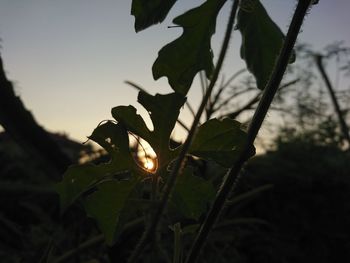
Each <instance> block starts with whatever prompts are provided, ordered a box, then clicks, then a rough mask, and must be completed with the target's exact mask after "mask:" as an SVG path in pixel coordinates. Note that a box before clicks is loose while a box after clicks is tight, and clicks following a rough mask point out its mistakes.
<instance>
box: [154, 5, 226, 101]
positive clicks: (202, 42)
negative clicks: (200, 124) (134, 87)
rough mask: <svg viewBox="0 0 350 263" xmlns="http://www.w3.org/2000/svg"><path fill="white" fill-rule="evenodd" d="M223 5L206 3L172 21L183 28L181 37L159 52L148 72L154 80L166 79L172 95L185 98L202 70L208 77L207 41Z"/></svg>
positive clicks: (210, 58) (208, 55) (212, 32)
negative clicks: (151, 72)
mask: <svg viewBox="0 0 350 263" xmlns="http://www.w3.org/2000/svg"><path fill="white" fill-rule="evenodd" d="M224 3H225V1H219V0H207V1H206V2H205V3H204V4H202V5H201V6H199V7H196V8H194V9H191V10H189V11H187V12H186V13H184V14H183V15H181V16H179V17H177V18H175V19H174V21H173V23H174V24H176V25H179V26H181V27H183V34H182V35H181V36H180V37H179V38H178V39H176V40H175V41H173V42H171V43H169V44H167V45H166V46H164V47H163V48H162V49H161V50H160V51H159V53H158V58H157V59H156V61H155V62H154V64H153V68H152V71H153V77H154V79H155V80H157V79H159V78H161V77H163V76H166V77H167V78H168V81H169V84H170V86H171V87H172V89H173V90H174V91H176V92H179V93H181V94H183V95H186V94H187V92H188V90H189V88H190V86H191V84H192V81H193V78H194V77H195V75H196V74H197V73H198V72H199V71H201V70H205V72H206V75H207V76H208V77H209V76H210V75H211V73H212V70H213V61H212V60H213V52H212V50H211V46H210V39H211V36H212V35H213V34H214V32H215V25H216V17H217V15H218V13H219V11H220V9H221V7H222V6H223V4H224Z"/></svg>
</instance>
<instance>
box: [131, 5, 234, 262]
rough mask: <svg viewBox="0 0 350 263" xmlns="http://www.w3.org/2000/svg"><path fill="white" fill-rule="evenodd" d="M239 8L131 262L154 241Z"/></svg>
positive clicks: (213, 83)
mask: <svg viewBox="0 0 350 263" xmlns="http://www.w3.org/2000/svg"><path fill="white" fill-rule="evenodd" d="M224 3H225V1H223V2H222V4H224ZM237 9H238V0H235V1H234V3H233V5H232V9H231V14H230V18H229V22H228V25H227V29H226V33H225V37H224V41H223V44H222V47H221V51H220V55H219V59H218V61H217V65H216V67H215V70H214V72H213V76H212V78H211V82H210V85H209V87H208V89H207V90H206V93H205V95H204V97H203V99H202V102H201V105H200V107H199V109H198V111H197V114H196V117H195V118H194V120H193V123H192V126H191V129H190V132H189V134H188V136H187V138H186V141H185V143H184V144H183V146H182V149H181V151H180V153H179V156H178V158H177V160H176V162H175V164H174V167H173V169H172V171H171V173H170V175H169V178H168V181H167V184H166V185H165V187H164V191H163V195H162V199H161V200H160V204H159V206H158V207H157V210H156V213H155V215H154V218H153V220H152V221H151V224H150V225H149V227H148V228H147V229H146V231H145V232H144V234H143V236H142V238H141V240H140V242H139V243H138V245H137V246H136V248H135V250H134V252H133V254H132V255H131V257H130V259H129V263H134V262H137V260H138V258H139V257H140V255H141V253H142V251H143V249H144V248H145V246H146V245H147V244H148V243H149V242H152V241H153V240H152V238H153V235H154V232H155V230H156V229H157V227H158V224H159V222H160V219H161V217H162V215H163V212H164V210H165V207H166V205H167V203H168V200H169V197H170V194H171V192H172V190H173V188H174V186H175V183H176V178H177V176H178V175H179V174H181V172H182V168H183V166H184V164H185V159H186V155H187V152H188V150H189V148H190V146H191V143H192V140H193V138H194V135H195V133H196V130H197V126H198V123H199V120H200V117H201V115H202V113H203V111H204V108H205V106H206V104H207V102H208V99H209V97H210V95H211V92H212V90H213V88H214V86H215V82H216V80H217V78H218V76H219V72H220V70H221V67H222V64H223V61H224V58H225V56H226V52H227V49H228V44H229V42H230V38H231V33H232V30H233V24H234V20H235V16H236V12H237Z"/></svg>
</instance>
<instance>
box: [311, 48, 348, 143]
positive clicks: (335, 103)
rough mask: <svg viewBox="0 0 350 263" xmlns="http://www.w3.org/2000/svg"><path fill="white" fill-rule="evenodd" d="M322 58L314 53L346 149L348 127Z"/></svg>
mask: <svg viewBox="0 0 350 263" xmlns="http://www.w3.org/2000/svg"><path fill="white" fill-rule="evenodd" d="M322 59H323V57H322V55H315V61H316V65H317V68H318V70H319V72H320V74H321V76H322V78H323V81H324V82H325V84H326V87H327V89H328V92H329V95H330V97H331V100H332V103H333V106H334V110H335V112H336V113H337V116H338V120H339V125H340V129H341V131H342V133H343V137H344V139H345V140H346V141H347V142H348V149H350V134H349V127H348V125H347V124H346V122H345V119H344V117H343V113H342V110H341V109H340V105H339V103H338V99H337V97H336V95H335V92H334V89H333V86H332V84H331V82H330V80H329V78H328V75H327V73H326V70H325V69H324V67H323V64H322Z"/></svg>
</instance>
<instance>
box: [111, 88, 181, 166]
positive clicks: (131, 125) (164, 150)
mask: <svg viewBox="0 0 350 263" xmlns="http://www.w3.org/2000/svg"><path fill="white" fill-rule="evenodd" d="M185 100H186V98H185V97H184V96H182V95H180V94H178V93H170V94H166V95H160V94H156V95H154V96H153V95H150V94H147V93H145V92H142V91H141V92H139V95H138V102H139V103H140V104H141V105H142V106H143V107H144V108H145V109H146V110H147V112H148V113H149V115H150V117H151V120H152V123H153V127H154V129H153V131H150V130H149V129H148V128H147V126H146V124H145V122H144V121H143V119H142V117H141V116H140V115H138V114H136V109H135V108H134V107H133V106H119V107H115V108H113V109H112V115H113V117H114V118H115V119H116V120H117V121H119V122H121V123H123V124H124V125H125V126H126V127H127V128H128V130H130V131H132V132H133V133H134V134H136V135H138V136H140V137H141V138H143V139H145V140H146V141H147V142H148V143H149V144H150V145H151V147H152V148H153V150H154V151H155V153H156V154H157V157H158V164H159V165H160V166H162V165H163V164H165V163H167V162H169V161H170V160H169V158H171V156H172V153H173V152H172V151H171V150H170V148H169V141H170V135H171V132H172V130H173V129H174V126H175V123H176V120H177V117H178V116H179V113H180V108H181V107H182V105H183V104H184V103H185Z"/></svg>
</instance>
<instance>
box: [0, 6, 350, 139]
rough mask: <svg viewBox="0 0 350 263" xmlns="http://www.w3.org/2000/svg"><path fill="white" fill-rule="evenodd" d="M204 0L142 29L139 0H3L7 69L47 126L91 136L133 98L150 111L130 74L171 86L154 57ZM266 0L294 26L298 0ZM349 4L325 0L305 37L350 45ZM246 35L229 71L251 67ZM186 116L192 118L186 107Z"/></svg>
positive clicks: (0, 27)
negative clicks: (135, 5) (135, 7)
mask: <svg viewBox="0 0 350 263" xmlns="http://www.w3.org/2000/svg"><path fill="white" fill-rule="evenodd" d="M202 2H203V1H198V0H192V1H178V2H177V3H176V4H175V6H174V8H173V10H172V11H171V12H170V14H169V16H168V18H167V19H166V20H165V21H164V22H163V23H162V24H160V25H156V26H153V27H151V28H149V29H147V30H145V31H142V32H140V33H137V34H136V33H135V31H134V29H133V23H134V17H133V16H131V15H130V6H131V0H129V1H118V0H60V1H55V0H0V38H1V46H2V48H1V49H0V52H1V56H2V58H3V61H4V66H5V69H6V73H7V76H8V78H9V79H10V80H11V81H13V83H14V84H15V88H16V92H17V94H19V95H20V96H21V98H22V100H23V101H24V103H25V105H26V107H27V108H28V109H29V110H31V111H32V113H33V114H34V115H35V117H36V119H37V121H38V122H39V123H40V124H41V125H43V126H44V127H45V128H47V129H48V130H50V131H56V132H65V133H67V134H68V135H70V136H71V137H73V138H75V139H77V140H79V141H85V139H86V136H88V135H90V133H91V131H92V130H93V129H94V128H95V127H96V125H97V124H98V123H99V122H100V121H101V120H104V119H110V118H111V115H110V110H111V108H112V107H114V106H117V105H128V104H132V105H134V106H137V109H138V110H139V111H140V113H141V114H142V115H143V116H147V114H146V112H145V111H144V110H142V108H141V107H140V106H138V105H137V102H136V97H137V91H136V90H134V89H132V88H131V87H129V86H128V85H126V84H124V81H125V80H131V81H133V82H135V83H138V84H140V85H141V86H143V87H144V88H146V89H147V90H148V91H149V92H150V93H152V94H155V93H168V92H171V89H170V88H169V86H168V84H167V80H166V79H165V78H162V79H161V80H158V81H154V80H153V78H152V72H151V67H152V64H153V62H154V60H155V59H156V57H157V52H158V51H159V50H160V48H161V47H162V46H164V45H165V44H166V43H168V42H170V41H172V40H174V39H175V38H177V37H178V36H179V35H180V34H181V33H182V30H181V29H179V28H171V29H169V28H167V26H169V25H172V23H171V21H172V19H173V18H174V17H175V16H177V15H179V14H181V13H183V12H184V11H186V10H187V9H189V8H192V7H195V6H197V5H199V4H200V3H202ZM229 3H230V1H228V3H226V5H225V6H224V7H223V10H222V12H221V14H220V17H219V19H218V23H217V29H216V34H215V35H214V37H213V39H212V47H213V50H214V53H215V54H217V52H218V50H219V48H220V44H221V40H222V37H223V32H224V30H225V25H226V21H227V19H228V10H229ZM262 3H263V4H264V6H265V7H266V9H267V11H268V12H269V14H270V16H271V17H272V18H273V19H274V20H275V22H276V23H277V24H278V25H279V26H280V28H281V29H282V31H284V32H286V29H287V26H288V24H289V22H290V20H291V17H292V13H293V9H294V7H295V5H296V1H294V0H262ZM349 11H350V1H349V0H333V1H326V0H320V1H319V4H318V5H316V6H315V7H314V8H313V9H312V10H311V12H310V14H309V15H308V16H307V18H306V21H305V23H304V26H303V29H302V33H301V34H300V36H299V42H303V43H309V44H311V45H312V46H313V48H315V50H321V49H322V48H323V47H325V46H326V45H328V44H331V43H333V42H334V41H340V40H344V45H345V46H350V30H349V25H350V17H349V14H348V13H349ZM240 42H241V39H240V34H239V33H238V32H236V33H234V35H233V38H232V44H231V46H230V51H229V54H228V57H227V58H226V60H225V63H224V66H225V68H224V72H226V73H227V74H230V72H231V73H232V72H235V71H237V70H239V69H241V68H242V67H244V62H243V61H242V60H241V59H240V58H239V46H240ZM215 58H216V57H215ZM199 90H200V88H199V86H198V85H196V83H194V87H193V88H192V89H191V91H190V93H189V101H191V102H192V104H193V105H194V106H195V107H197V105H198V104H199V99H200V96H199V94H200V93H199ZM146 118H147V117H146ZM182 119H184V120H185V122H187V123H190V120H191V118H190V116H189V114H188V113H187V112H186V110H185V111H184V113H183V116H182ZM180 133H181V132H180Z"/></svg>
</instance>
